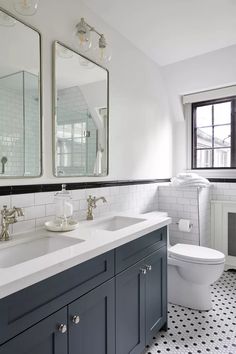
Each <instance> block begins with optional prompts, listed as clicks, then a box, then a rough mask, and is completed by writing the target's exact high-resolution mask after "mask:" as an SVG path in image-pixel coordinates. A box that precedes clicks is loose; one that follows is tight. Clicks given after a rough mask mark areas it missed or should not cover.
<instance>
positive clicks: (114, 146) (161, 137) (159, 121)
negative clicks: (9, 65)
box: [0, 0, 172, 185]
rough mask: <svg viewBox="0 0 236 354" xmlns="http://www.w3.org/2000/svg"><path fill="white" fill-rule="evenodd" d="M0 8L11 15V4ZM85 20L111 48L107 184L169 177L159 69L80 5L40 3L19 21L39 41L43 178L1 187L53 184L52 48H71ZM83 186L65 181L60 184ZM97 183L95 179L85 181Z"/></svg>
mask: <svg viewBox="0 0 236 354" xmlns="http://www.w3.org/2000/svg"><path fill="white" fill-rule="evenodd" d="M0 6H2V7H3V8H6V9H8V10H10V11H12V8H11V2H10V1H4V0H0ZM81 16H84V17H85V18H86V20H87V21H88V22H89V23H91V24H92V25H93V26H96V27H97V28H98V29H99V30H100V31H101V32H102V33H105V34H106V36H107V40H108V42H110V43H111V44H112V48H113V60H112V62H111V64H110V67H109V70H110V173H109V176H108V177H107V179H109V180H113V179H132V178H134V179H143V178H164V177H170V176H171V172H172V126H171V121H170V117H169V112H168V102H167V100H166V93H165V88H164V84H163V81H162V76H161V72H160V69H159V67H158V66H157V65H156V64H155V63H154V62H152V61H151V60H150V59H148V58H147V57H146V56H145V55H144V54H143V53H142V52H140V51H139V50H138V49H136V48H135V47H134V46H133V45H131V43H130V42H128V41H127V40H126V39H125V38H124V37H122V36H121V35H120V34H119V33H118V32H116V31H114V30H113V29H111V28H110V27H109V26H107V25H106V24H105V23H104V22H103V21H102V20H101V19H100V18H99V17H97V16H96V15H95V14H93V13H92V12H91V10H88V8H87V7H86V6H85V5H84V4H83V3H82V2H81V1H80V0H70V1H64V0H50V1H46V0H42V1H41V2H40V7H39V10H38V12H37V14H36V15H35V16H33V17H22V20H24V21H27V22H28V23H30V24H31V25H33V26H34V27H36V28H37V29H38V30H39V31H40V32H41V34H42V39H43V45H42V49H43V116H44V122H43V123H44V132H43V140H44V145H43V150H44V151H43V159H44V176H43V177H42V178H40V179H33V180H32V179H31V180H29V179H28V180H25V179H20V180H14V179H13V180H9V179H8V180H1V181H0V184H1V185H6V184H25V183H54V182H56V181H58V179H57V180H56V179H54V177H53V176H52V139H51V136H52V113H51V112H52V80H51V77H52V43H53V41H54V40H60V41H61V42H64V43H65V44H67V45H68V46H71V47H73V31H74V26H75V25H76V23H77V22H78V21H79V19H80V17H81ZM78 180H79V181H85V180H88V178H73V179H72V178H71V179H69V178H67V179H66V180H63V179H60V182H63V181H67V182H68V181H70V182H73V181H78ZM89 180H98V178H89Z"/></svg>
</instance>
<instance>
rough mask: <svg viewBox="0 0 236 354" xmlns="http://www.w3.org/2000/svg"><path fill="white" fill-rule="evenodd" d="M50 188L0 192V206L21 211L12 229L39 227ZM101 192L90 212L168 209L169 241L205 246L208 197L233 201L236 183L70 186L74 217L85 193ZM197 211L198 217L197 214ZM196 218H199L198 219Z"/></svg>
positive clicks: (47, 215)
mask: <svg viewBox="0 0 236 354" xmlns="http://www.w3.org/2000/svg"><path fill="white" fill-rule="evenodd" d="M54 194H55V193H54V192H45V193H30V194H17V195H12V196H9V195H6V196H0V208H2V207H3V205H7V206H8V207H13V206H17V207H22V208H23V209H24V212H25V215H24V217H22V218H19V220H18V222H17V223H16V224H15V225H13V227H12V226H11V231H12V230H13V233H20V232H26V231H33V230H36V229H39V228H42V227H43V225H44V223H45V221H48V220H51V219H53V218H54V216H55V202H54ZM90 194H91V195H92V196H96V197H99V196H104V197H105V198H106V199H107V203H106V204H103V203H98V205H97V208H96V209H94V216H95V217H98V216H103V215H105V214H106V213H108V212H123V211H127V212H133V213H144V212H148V211H153V210H160V211H166V212H168V214H169V216H170V217H172V225H171V226H170V241H171V244H176V243H190V244H199V237H200V239H201V244H202V245H204V246H209V240H210V200H211V199H213V200H227V201H228V200H232V201H236V183H214V184H212V186H211V188H209V189H208V188H204V189H203V188H200V189H199V190H198V189H197V188H187V189H183V188H174V187H172V186H170V185H169V184H163V183H162V184H158V183H152V184H143V185H131V186H119V187H105V188H93V189H81V190H72V191H71V195H72V199H73V205H74V217H75V218H76V219H78V220H83V219H85V217H86V209H87V201H86V199H87V197H88V196H89V195H90ZM199 214H200V218H199ZM182 218H183V219H190V220H191V222H192V223H193V229H192V231H191V232H189V233H186V232H180V231H179V230H178V225H177V224H176V223H177V222H178V221H179V219H182ZM199 219H200V222H199Z"/></svg>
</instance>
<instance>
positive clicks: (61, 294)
mask: <svg viewBox="0 0 236 354" xmlns="http://www.w3.org/2000/svg"><path fill="white" fill-rule="evenodd" d="M113 276H114V251H111V252H107V253H105V254H102V255H100V256H98V257H96V258H93V259H91V260H89V261H86V262H84V263H82V264H79V265H78V266H75V267H73V268H70V269H68V270H66V271H64V272H62V273H59V274H57V275H55V276H53V277H50V278H48V279H45V280H43V281H41V282H39V283H37V284H34V285H32V286H30V287H28V288H25V289H23V290H21V291H19V292H17V293H14V294H12V295H10V296H8V297H6V298H4V299H2V300H0V314H1V315H0V343H3V342H5V341H7V340H9V339H10V338H12V337H14V336H15V335H17V334H18V333H20V332H22V331H24V330H25V329H27V328H29V327H30V326H32V325H33V324H35V323H36V322H39V321H41V320H42V319H43V318H45V317H47V316H49V315H50V314H52V313H53V312H56V311H57V310H58V309H60V308H62V307H64V306H65V305H67V304H68V303H70V302H72V301H74V300H75V299H77V298H78V297H80V296H82V295H83V294H85V293H87V292H88V291H90V290H92V289H93V288H95V287H96V286H98V285H100V284H102V283H103V282H105V281H106V280H108V279H110V278H112V277H113Z"/></svg>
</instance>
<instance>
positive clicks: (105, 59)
mask: <svg viewBox="0 0 236 354" xmlns="http://www.w3.org/2000/svg"><path fill="white" fill-rule="evenodd" d="M94 52H95V54H94V55H95V57H96V60H97V61H98V62H99V63H100V64H107V63H109V62H110V61H111V57H112V52H111V47H110V46H109V45H106V47H105V48H103V47H102V48H100V47H99V46H97V47H96V48H95V49H94Z"/></svg>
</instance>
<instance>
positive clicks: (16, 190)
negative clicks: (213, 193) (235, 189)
mask: <svg viewBox="0 0 236 354" xmlns="http://www.w3.org/2000/svg"><path fill="white" fill-rule="evenodd" d="M208 180H209V182H211V183H236V178H208ZM167 182H170V178H161V179H141V180H139V179H138V180H117V181H96V182H73V183H66V185H67V189H68V190H75V189H91V188H104V187H116V186H130V185H139V184H151V183H167ZM61 185H62V183H49V184H26V185H19V186H18V185H15V186H0V196H1V195H12V194H27V193H40V192H56V191H59V190H61Z"/></svg>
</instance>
